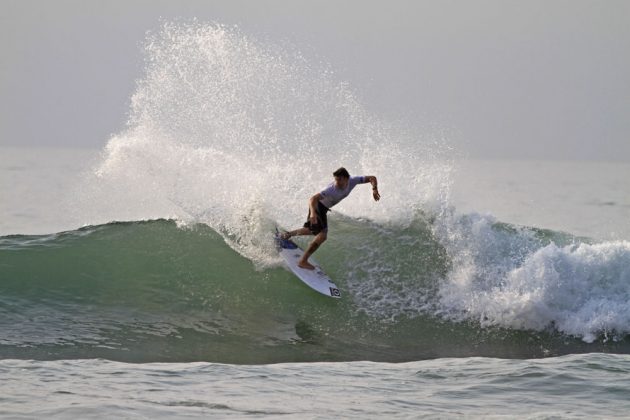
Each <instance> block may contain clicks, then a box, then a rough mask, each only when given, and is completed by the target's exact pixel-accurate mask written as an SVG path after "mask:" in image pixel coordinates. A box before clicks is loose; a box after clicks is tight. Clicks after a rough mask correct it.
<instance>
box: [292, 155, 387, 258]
mask: <svg viewBox="0 0 630 420" xmlns="http://www.w3.org/2000/svg"><path fill="white" fill-rule="evenodd" d="M333 176H334V178H335V181H334V182H332V183H330V185H328V186H327V187H326V188H325V189H324V190H322V191H321V192H318V193H317V194H315V195H314V196H312V197H311V198H310V199H309V208H308V216H307V218H306V223H304V226H303V227H302V228H299V229H296V230H292V231H290V232H284V233H283V234H282V239H289V238H291V237H292V236H297V235H315V238H314V239H313V240H312V241H311V243H310V245H309V246H308V248H307V249H306V251H305V252H304V255H303V256H302V258H301V259H300V261H299V262H298V266H299V267H300V268H303V269H306V270H313V269H314V268H315V267H314V266H313V265H312V264H311V263H309V262H308V258H309V257H310V256H311V255H312V254H313V253H314V252H315V251H317V248H319V247H320V246H321V244H323V243H324V241H325V240H326V236H327V234H328V218H327V216H326V213H328V211H329V210H330V208H331V207H333V206H334V205H336V204H337V203H339V202H340V201H341V200H343V199H344V198H346V197H347V196H348V195H349V194H350V192H351V191H352V190H353V189H354V187H356V186H357V185H358V184H367V183H368V182H369V183H370V184H372V197H374V201H378V200H380V198H381V195H380V194H379V193H378V182H377V180H376V177H375V176H372V175H367V176H352V177H351V176H350V174H349V173H348V171H347V170H346V169H345V168H339V169H337V170H336V171H335V172H333Z"/></svg>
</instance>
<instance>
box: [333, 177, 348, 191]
mask: <svg viewBox="0 0 630 420" xmlns="http://www.w3.org/2000/svg"><path fill="white" fill-rule="evenodd" d="M348 181H349V179H348V178H346V177H343V176H336V177H335V187H337V188H339V189H340V190H345V189H346V187H347V186H348Z"/></svg>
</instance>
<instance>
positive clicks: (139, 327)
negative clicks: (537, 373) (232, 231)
mask: <svg viewBox="0 0 630 420" xmlns="http://www.w3.org/2000/svg"><path fill="white" fill-rule="evenodd" d="M433 223H435V222H433ZM331 229H334V232H335V239H334V240H330V241H329V242H327V244H326V246H325V247H322V249H321V250H320V251H318V253H319V254H320V255H319V259H320V261H321V262H322V264H323V266H324V268H325V269H326V270H327V272H329V273H330V275H331V276H332V277H333V278H334V279H335V281H336V282H337V284H338V285H339V286H340V287H341V289H342V292H343V294H344V298H343V299H341V300H334V299H329V298H327V297H325V296H321V295H319V294H317V293H316V292H313V291H311V290H310V289H309V288H308V287H307V286H305V285H303V284H302V283H301V282H300V281H299V280H297V279H296V278H295V277H294V276H293V275H292V274H291V273H289V272H288V271H286V270H285V269H283V268H281V267H268V268H266V269H262V270H261V269H257V268H256V267H255V265H254V264H253V263H252V262H251V261H250V260H248V259H246V258H244V257H243V256H241V255H240V254H239V253H237V252H235V251H234V250H233V249H232V248H230V247H229V246H227V244H226V243H225V241H224V239H223V238H222V237H221V236H220V235H219V234H218V233H216V232H215V231H214V230H212V229H210V228H209V227H207V226H206V225H203V224H198V225H193V226H188V227H178V226H177V223H175V222H174V221H168V220H156V221H147V222H126V223H111V224H107V225H100V226H93V227H86V228H82V229H80V230H77V231H71V232H64V233H59V234H55V235H46V236H8V237H3V238H1V239H0V267H2V270H1V272H0V273H1V277H2V278H0V296H1V297H0V315H1V316H0V330H1V331H3V335H2V337H1V338H0V357H2V358H31V359H40V360H41V359H44V360H45V359H70V358H107V359H111V360H120V361H131V362H148V361H182V362H188V361H200V360H204V361H216V362H225V363H270V362H288V361H322V360H326V361H331V360H334V361H340V360H376V361H408V360H419V359H425V358H434V357H451V356H498V357H540V356H546V355H557V354H565V353H575V352H586V351H602V350H604V351H614V352H623V353H627V352H629V351H630V343H629V342H628V340H627V338H623V337H624V336H625V335H626V334H627V333H628V328H627V326H628V323H627V319H625V318H624V317H625V316H627V311H625V310H624V307H623V305H624V304H625V305H627V302H628V297H629V296H630V294H628V289H627V287H628V286H627V280H628V279H627V275H628V273H627V271H626V272H625V273H620V272H619V271H617V270H618V267H621V266H622V265H624V264H625V262H626V259H627V258H628V255H629V253H630V250H629V248H630V245H629V244H627V243H626V244H623V243H619V244H606V245H587V244H580V245H567V246H564V247H563V246H560V245H557V244H556V243H554V242H551V241H550V239H549V233H548V232H542V231H533V230H530V231H529V235H530V240H531V241H532V242H539V248H538V250H537V251H534V252H532V253H530V254H529V256H528V257H525V258H524V259H523V263H522V264H521V266H520V268H516V269H514V270H511V271H510V270H507V269H506V270H504V271H506V273H507V277H506V279H507V280H508V281H507V282H505V283H504V284H499V283H501V282H500V281H498V280H497V281H496V284H491V282H490V281H486V282H485V283H484V282H480V283H483V284H469V283H466V282H463V281H456V280H461V277H457V276H456V274H455V273H457V272H458V270H454V268H453V267H454V265H453V264H454V262H453V261H452V260H451V258H450V256H449V254H448V251H447V249H446V248H445V247H444V246H443V245H441V244H440V242H439V241H437V240H436V239H435V237H434V236H433V232H434V229H435V227H434V226H432V225H431V222H430V221H426V220H424V219H422V218H418V219H416V220H415V221H414V223H412V224H411V225H409V226H407V227H404V228H400V227H392V226H388V227H384V226H382V225H379V224H376V223H374V222H368V221H358V220H355V219H352V218H347V217H338V218H335V219H334V220H333V221H332V224H331ZM494 229H497V230H498V232H499V233H498V235H499V236H503V235H522V234H518V233H516V231H515V230H514V229H512V228H509V227H506V226H498V227H496V226H495V228H494ZM401 238H402V239H401ZM269 242H271V237H270V236H269ZM545 242H547V243H548V244H547V245H544V243H545ZM360 244H364V245H363V248H362V247H361V245H360ZM365 244H369V246H368V245H365ZM499 248H500V249H501V250H502V251H505V248H504V247H503V246H501V247H499ZM571 265H573V268H572V269H571V268H570V266H571ZM536 266H538V267H539V268H538V269H535V268H534V267H536ZM553 267H556V269H555V274H552V273H554V270H552V268H553ZM625 267H627V264H626V265H625ZM488 269H489V270H490V269H492V270H494V268H493V266H492V265H488ZM532 270H533V271H535V272H536V273H537V274H535V275H532V276H531V277H528V276H527V273H528V272H530V271H532ZM626 270H627V269H626ZM545 273H546V274H545ZM573 273H579V276H577V277H574V276H573ZM618 275H621V276H622V277H617V276H618ZM623 276H626V277H623ZM476 278H477V279H481V278H482V277H481V275H479V276H478V277H476ZM551 279H555V281H550V280H551ZM624 281H625V284H624ZM545 282H548V283H550V284H549V285H547V286H543V285H541V284H542V283H545ZM519 296H520V297H519ZM526 299H529V304H528V305H526V304H524V302H525V300H526ZM518 302H521V305H518V304H517V303H518ZM465 304H467V305H468V306H465ZM620 305H621V306H620ZM617 311H618V312H617ZM519 319H520V320H521V321H519V322H521V323H520V324H518V323H517V322H516V320H519ZM565 323H566V324H565ZM552 324H553V325H555V328H556V330H553V329H551V328H550V326H551V325H552ZM563 328H567V330H563ZM568 328H575V329H577V331H578V332H577V333H575V336H574V337H571V336H570V334H573V330H568ZM558 330H559V331H558ZM585 332H588V333H589V334H592V335H593V337H597V339H593V342H592V343H587V342H586V341H584V340H583V339H580V338H584V337H586V336H585V335H584V333H585ZM606 334H608V336H609V337H610V336H611V335H613V334H616V336H617V337H618V340H610V339H606V338H607V337H606Z"/></svg>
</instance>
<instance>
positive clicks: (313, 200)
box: [308, 193, 322, 225]
mask: <svg viewBox="0 0 630 420" xmlns="http://www.w3.org/2000/svg"><path fill="white" fill-rule="evenodd" d="M321 199H322V195H321V193H317V194H315V195H314V196H312V197H311V198H310V199H309V200H308V205H309V206H310V209H311V224H313V225H316V224H317V203H319V200H321Z"/></svg>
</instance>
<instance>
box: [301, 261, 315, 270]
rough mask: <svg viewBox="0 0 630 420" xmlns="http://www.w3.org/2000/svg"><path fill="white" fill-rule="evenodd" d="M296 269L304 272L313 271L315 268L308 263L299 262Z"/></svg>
mask: <svg viewBox="0 0 630 420" xmlns="http://www.w3.org/2000/svg"><path fill="white" fill-rule="evenodd" d="M298 267H300V268H303V269H305V270H315V266H314V265H313V264H311V263H309V262H308V261H299V262H298Z"/></svg>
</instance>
